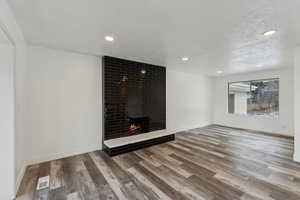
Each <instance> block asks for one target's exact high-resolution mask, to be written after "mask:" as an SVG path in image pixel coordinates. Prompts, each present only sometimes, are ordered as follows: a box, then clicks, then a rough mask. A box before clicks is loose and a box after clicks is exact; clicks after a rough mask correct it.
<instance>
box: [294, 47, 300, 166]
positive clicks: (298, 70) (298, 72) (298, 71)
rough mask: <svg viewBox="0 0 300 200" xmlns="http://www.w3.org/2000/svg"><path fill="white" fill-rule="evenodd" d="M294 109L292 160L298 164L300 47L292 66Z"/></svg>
mask: <svg viewBox="0 0 300 200" xmlns="http://www.w3.org/2000/svg"><path fill="white" fill-rule="evenodd" d="M294 106H295V107H294V109H295V115H294V119H295V153H294V160H296V161H298V162H300V47H298V48H297V49H296V51H295V65H294Z"/></svg>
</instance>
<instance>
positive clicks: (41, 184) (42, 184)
mask: <svg viewBox="0 0 300 200" xmlns="http://www.w3.org/2000/svg"><path fill="white" fill-rule="evenodd" d="M49 182H50V178H49V176H44V177H41V178H39V180H38V184H37V187H36V189H37V190H42V189H46V188H48V187H49Z"/></svg>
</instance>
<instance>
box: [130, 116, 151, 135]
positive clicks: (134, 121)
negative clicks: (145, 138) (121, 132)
mask: <svg viewBox="0 0 300 200" xmlns="http://www.w3.org/2000/svg"><path fill="white" fill-rule="evenodd" d="M147 132H149V117H130V118H129V133H130V134H140V133H147Z"/></svg>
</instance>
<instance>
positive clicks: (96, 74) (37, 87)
mask: <svg viewBox="0 0 300 200" xmlns="http://www.w3.org/2000/svg"><path fill="white" fill-rule="evenodd" d="M27 76H28V83H27V89H26V93H27V106H26V112H27V113H28V115H27V120H26V125H25V130H26V138H24V139H25V140H26V141H25V143H26V149H25V154H26V155H25V158H26V160H27V163H26V164H29V163H36V162H41V161H46V160H52V159H57V158H61V157H64V156H68V155H74V154H78V153H83V152H89V151H93V150H96V149H100V148H101V137H102V125H101V124H100V125H99V123H101V122H102V118H101V113H102V110H101V105H102V103H101V100H102V97H101V94H102V92H101V89H102V88H101V87H102V86H101V83H100V82H101V77H102V76H101V58H100V57H94V56H88V55H82V54H76V53H70V52H64V51H58V50H53V49H47V48H42V47H29V52H28V69H27ZM210 123H211V81H210V79H209V78H206V77H203V76H199V75H193V74H187V73H182V72H176V71H170V70H167V128H168V130H170V131H180V130H186V129H190V128H195V127H200V126H204V125H208V124H210Z"/></svg>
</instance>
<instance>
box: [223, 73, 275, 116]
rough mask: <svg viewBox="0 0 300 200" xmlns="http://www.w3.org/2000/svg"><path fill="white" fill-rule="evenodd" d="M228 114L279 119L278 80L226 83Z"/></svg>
mask: <svg viewBox="0 0 300 200" xmlns="http://www.w3.org/2000/svg"><path fill="white" fill-rule="evenodd" d="M228 112H229V113H232V114H243V115H261V116H266V117H269V118H273V119H277V118H278V117H279V79H278V78H276V79H265V80H254V81H242V82H232V83H228Z"/></svg>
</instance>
